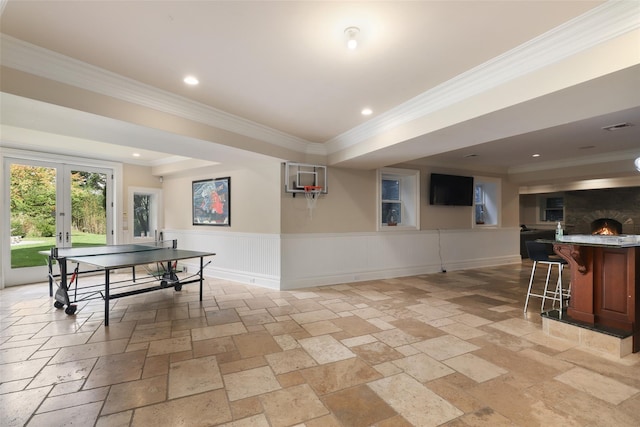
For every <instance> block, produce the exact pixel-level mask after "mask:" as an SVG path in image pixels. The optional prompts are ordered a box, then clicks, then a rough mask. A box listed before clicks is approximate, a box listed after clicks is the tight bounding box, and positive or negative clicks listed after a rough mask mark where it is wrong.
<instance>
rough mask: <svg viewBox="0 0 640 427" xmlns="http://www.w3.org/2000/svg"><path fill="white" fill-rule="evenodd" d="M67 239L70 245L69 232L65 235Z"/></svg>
mask: <svg viewBox="0 0 640 427" xmlns="http://www.w3.org/2000/svg"><path fill="white" fill-rule="evenodd" d="M65 236H66V238H67V243H69V232H68V231H67V233H66V234H65Z"/></svg>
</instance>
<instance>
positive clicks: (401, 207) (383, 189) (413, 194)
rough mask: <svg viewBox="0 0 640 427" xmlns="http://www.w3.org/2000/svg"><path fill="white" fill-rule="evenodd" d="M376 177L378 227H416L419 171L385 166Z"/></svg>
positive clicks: (382, 228)
mask: <svg viewBox="0 0 640 427" xmlns="http://www.w3.org/2000/svg"><path fill="white" fill-rule="evenodd" d="M378 177H379V179H378V184H379V185H378V188H379V191H378V200H379V204H378V206H379V209H378V228H379V229H381V230H384V229H389V230H390V229H397V228H398V227H400V228H406V227H411V228H418V227H419V203H418V200H419V194H420V193H419V181H420V178H419V177H420V172H419V171H415V170H409V169H390V168H385V169H381V170H379V171H378Z"/></svg>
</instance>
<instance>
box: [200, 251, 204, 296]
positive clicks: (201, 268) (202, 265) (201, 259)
mask: <svg viewBox="0 0 640 427" xmlns="http://www.w3.org/2000/svg"><path fill="white" fill-rule="evenodd" d="M203 258H204V257H200V301H202V270H203V269H204V264H203V263H204V261H203Z"/></svg>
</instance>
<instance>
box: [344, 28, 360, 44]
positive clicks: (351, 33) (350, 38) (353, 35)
mask: <svg viewBox="0 0 640 427" xmlns="http://www.w3.org/2000/svg"><path fill="white" fill-rule="evenodd" d="M344 34H345V36H346V37H347V47H348V48H349V49H351V50H354V49H355V48H357V47H358V39H357V37H358V34H360V28H358V27H349V28H347V29H346V30H344Z"/></svg>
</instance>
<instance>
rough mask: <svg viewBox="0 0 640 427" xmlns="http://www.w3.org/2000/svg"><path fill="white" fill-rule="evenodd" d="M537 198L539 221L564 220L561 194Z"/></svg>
mask: <svg viewBox="0 0 640 427" xmlns="http://www.w3.org/2000/svg"><path fill="white" fill-rule="evenodd" d="M539 197H540V199H539V204H540V221H543V222H547V221H551V222H557V221H563V220H564V197H563V196H562V195H561V194H546V195H541V196H539Z"/></svg>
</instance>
